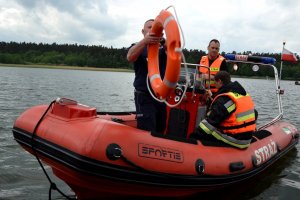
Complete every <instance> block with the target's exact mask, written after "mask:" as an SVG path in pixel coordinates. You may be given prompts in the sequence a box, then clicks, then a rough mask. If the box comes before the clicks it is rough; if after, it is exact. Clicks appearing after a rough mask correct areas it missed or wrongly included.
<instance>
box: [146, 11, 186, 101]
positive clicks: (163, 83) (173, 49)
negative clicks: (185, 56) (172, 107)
mask: <svg viewBox="0 0 300 200" xmlns="http://www.w3.org/2000/svg"><path fill="white" fill-rule="evenodd" d="M163 30H165V34H166V45H167V65H166V72H165V76H164V79H163V80H162V79H161V77H160V72H159V59H158V54H159V47H160V44H149V45H148V77H149V80H150V84H151V87H152V89H153V91H154V94H155V96H156V97H157V98H159V99H161V100H163V99H166V98H167V96H168V95H169V94H170V93H171V92H172V91H173V90H174V88H175V87H176V84H177V82H178V80H179V76H180V65H181V51H179V50H180V47H181V43H180V33H179V28H178V25H177V22H176V20H175V18H174V16H173V15H172V14H171V13H170V12H169V11H167V10H162V11H161V12H160V14H159V15H158V16H157V17H156V18H155V20H154V22H153V24H152V28H151V33H154V35H155V36H157V37H161V36H162V32H163Z"/></svg>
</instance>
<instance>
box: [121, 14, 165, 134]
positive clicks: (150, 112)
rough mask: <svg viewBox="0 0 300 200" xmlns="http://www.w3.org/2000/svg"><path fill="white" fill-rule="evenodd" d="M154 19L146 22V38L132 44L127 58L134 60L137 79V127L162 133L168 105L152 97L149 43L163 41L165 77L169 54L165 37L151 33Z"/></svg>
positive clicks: (161, 58)
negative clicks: (149, 84)
mask: <svg viewBox="0 0 300 200" xmlns="http://www.w3.org/2000/svg"><path fill="white" fill-rule="evenodd" d="M153 22H154V19H149V20H147V21H146V22H145V23H144V27H143V29H142V34H143V35H144V38H143V39H142V40H140V41H139V42H137V43H135V44H133V45H131V47H130V48H129V50H128V53H127V60H128V61H129V62H133V66H134V71H135V79H134V83H133V86H134V88H135V91H134V101H135V107H136V117H137V128H139V129H143V130H146V131H155V132H160V133H162V132H163V131H164V130H165V126H166V105H165V104H164V103H161V102H158V101H156V100H155V99H153V98H152V96H151V95H150V93H149V91H148V88H147V82H146V80H147V74H148V48H147V46H148V44H157V43H160V42H161V44H162V45H161V47H160V48H159V70H160V76H161V77H162V78H163V77H164V74H165V70H166V62H167V54H166V51H165V49H164V48H163V44H164V39H163V38H162V37H157V36H154V34H152V33H150V30H151V28H152V25H153Z"/></svg>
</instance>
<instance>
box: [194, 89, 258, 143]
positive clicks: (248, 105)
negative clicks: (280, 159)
mask: <svg viewBox="0 0 300 200" xmlns="http://www.w3.org/2000/svg"><path fill="white" fill-rule="evenodd" d="M220 96H228V97H230V99H231V100H229V101H227V102H226V103H225V104H224V106H225V108H226V109H227V111H228V113H231V114H230V116H229V117H228V118H227V119H225V120H224V121H223V122H222V123H221V124H220V126H218V127H217V128H216V127H214V126H212V125H211V124H209V123H208V122H207V121H206V120H203V121H202V122H200V124H199V126H200V128H201V129H202V130H203V131H204V132H205V133H207V134H210V135H213V136H214V137H215V138H216V139H218V140H221V141H223V142H225V143H227V144H229V145H232V146H235V147H238V148H247V147H248V146H249V145H250V142H251V138H250V139H246V140H240V139H236V138H235V137H234V136H237V135H241V134H243V133H249V132H254V131H255V129H256V124H255V111H254V103H253V101H252V99H251V97H250V96H249V94H247V95H246V96H243V95H240V94H238V93H233V92H229V93H224V94H220V95H218V96H216V97H215V98H214V100H213V102H212V104H213V103H214V101H215V100H216V99H217V98H219V97H220ZM218 129H219V130H220V131H219V130H218ZM230 135H232V136H230Z"/></svg>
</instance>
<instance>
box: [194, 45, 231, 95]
mask: <svg viewBox="0 0 300 200" xmlns="http://www.w3.org/2000/svg"><path fill="white" fill-rule="evenodd" d="M207 51H208V54H207V55H206V56H202V58H201V60H200V62H199V64H200V67H199V77H198V80H199V79H200V80H201V79H202V80H206V81H205V83H206V85H205V88H208V84H210V90H211V92H212V93H213V94H214V93H216V92H217V91H218V89H217V88H216V85H215V82H214V76H215V75H216V74H217V73H218V72H219V71H227V72H228V67H227V64H226V61H225V58H224V57H223V56H221V55H220V54H219V51H220V42H219V41H218V40H217V39H212V40H211V41H210V42H209V44H208V47H207ZM201 66H205V67H209V69H210V70H208V69H207V68H205V67H201ZM209 71H210V76H209ZM209 79H210V80H209Z"/></svg>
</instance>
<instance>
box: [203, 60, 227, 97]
mask: <svg viewBox="0 0 300 200" xmlns="http://www.w3.org/2000/svg"><path fill="white" fill-rule="evenodd" d="M224 59H225V58H224V57H223V56H221V55H219V56H218V58H217V59H216V60H214V61H213V63H211V65H210V66H209V59H208V56H202V58H201V60H200V68H199V72H200V73H204V74H208V69H207V68H204V67H201V66H205V67H209V69H210V74H211V75H216V74H217V73H218V72H219V71H220V68H221V64H222V62H223V60H224ZM207 84H210V89H211V91H212V92H214V93H215V92H217V91H218V89H217V88H216V84H215V81H214V80H210V82H209V83H208V81H207ZM205 87H206V88H208V86H207V85H206V86H205Z"/></svg>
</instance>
